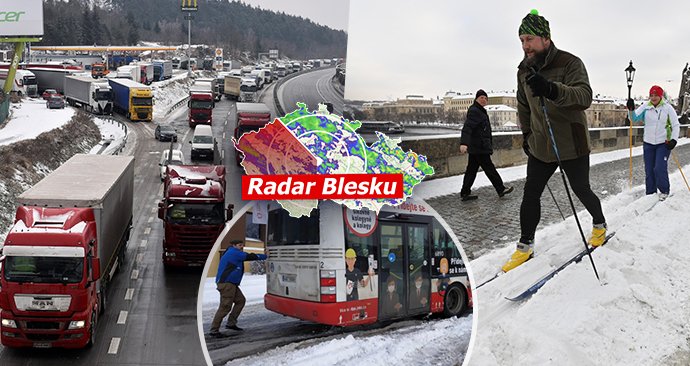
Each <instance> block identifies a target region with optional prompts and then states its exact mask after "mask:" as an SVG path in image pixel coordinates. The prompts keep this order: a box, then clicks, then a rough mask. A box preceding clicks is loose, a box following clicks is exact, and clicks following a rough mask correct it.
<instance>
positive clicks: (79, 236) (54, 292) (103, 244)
mask: <svg viewBox="0 0 690 366" xmlns="http://www.w3.org/2000/svg"><path fill="white" fill-rule="evenodd" d="M94 172H98V174H94ZM133 192H134V159H133V158H132V157H124V156H101V155H85V154H79V155H75V156H73V157H72V158H71V159H69V160H68V161H67V162H65V163H64V164H63V165H62V166H60V167H59V168H58V169H56V170H55V171H53V172H52V173H50V174H49V175H48V176H46V177H45V178H44V179H43V180H41V181H40V182H38V183H37V184H36V185H35V186H33V187H32V188H30V189H29V190H27V191H26V192H24V193H22V194H21V195H20V196H19V197H18V199H17V203H18V208H17V213H16V217H15V223H14V226H13V227H12V228H11V230H10V232H9V233H8V234H7V238H6V239H5V244H4V247H3V248H2V255H3V257H2V258H3V259H2V270H0V285H1V286H2V288H1V289H0V309H2V313H1V317H2V327H1V330H2V331H1V333H2V335H1V336H0V338H1V340H2V344H3V345H4V346H6V347H34V348H53V347H64V348H81V347H84V346H86V345H91V344H93V343H94V342H96V339H95V335H96V326H97V324H98V314H99V313H101V312H102V311H103V309H104V308H105V304H106V294H107V288H108V283H109V282H110V280H111V278H112V276H113V275H114V273H115V272H116V270H117V268H118V267H119V266H120V265H122V263H123V261H124V257H125V250H126V245H127V241H128V240H129V233H130V230H131V226H132V204H133Z"/></svg>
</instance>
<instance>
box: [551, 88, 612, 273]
mask: <svg viewBox="0 0 690 366" xmlns="http://www.w3.org/2000/svg"><path fill="white" fill-rule="evenodd" d="M539 104H541V109H542V111H543V112H544V120H545V121H546V125H547V126H548V127H549V136H550V137H551V144H552V145H553V151H554V153H555V154H556V161H557V162H558V169H559V170H560V172H561V178H563V185H564V186H565V193H567V194H568V201H569V202H570V208H572V210H573V216H575V222H576V223H577V228H578V229H579V230H580V236H581V237H582V243H583V244H584V245H585V251H586V252H587V256H588V257H589V261H590V262H591V263H592V268H593V269H594V275H595V276H596V277H597V280H598V281H599V283H601V279H600V278H599V272H597V267H596V266H595V265H594V259H592V253H590V252H589V246H587V239H586V238H585V233H584V232H583V231H582V225H580V219H579V218H578V217H577V211H575V204H574V203H573V197H571V196H570V189H569V188H568V182H567V181H566V179H565V172H563V165H562V164H561V156H560V154H559V153H558V145H556V138H555V137H554V135H553V129H552V128H551V121H550V120H549V115H548V113H547V112H546V104H545V103H544V97H539Z"/></svg>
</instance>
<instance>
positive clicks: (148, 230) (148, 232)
mask: <svg viewBox="0 0 690 366" xmlns="http://www.w3.org/2000/svg"><path fill="white" fill-rule="evenodd" d="M149 234H151V228H150V227H147V228H146V229H144V235H149Z"/></svg>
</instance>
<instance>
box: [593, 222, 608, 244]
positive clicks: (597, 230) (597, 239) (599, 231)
mask: <svg viewBox="0 0 690 366" xmlns="http://www.w3.org/2000/svg"><path fill="white" fill-rule="evenodd" d="M604 240H606V224H596V225H594V227H592V236H591V237H590V238H589V245H591V246H593V247H598V246H600V245H602V244H604Z"/></svg>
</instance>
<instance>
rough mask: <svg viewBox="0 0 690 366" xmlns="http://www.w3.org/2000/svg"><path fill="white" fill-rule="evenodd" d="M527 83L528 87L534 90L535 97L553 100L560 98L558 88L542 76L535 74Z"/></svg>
mask: <svg viewBox="0 0 690 366" xmlns="http://www.w3.org/2000/svg"><path fill="white" fill-rule="evenodd" d="M526 81H527V85H529V87H530V89H532V96H533V97H546V98H549V99H551V100H554V99H556V98H558V88H557V87H556V85H554V83H552V82H550V81H548V80H546V78H544V77H543V76H541V74H539V73H533V74H532V75H530V76H529V77H528V78H527V80H526Z"/></svg>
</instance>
